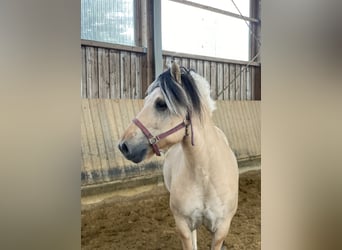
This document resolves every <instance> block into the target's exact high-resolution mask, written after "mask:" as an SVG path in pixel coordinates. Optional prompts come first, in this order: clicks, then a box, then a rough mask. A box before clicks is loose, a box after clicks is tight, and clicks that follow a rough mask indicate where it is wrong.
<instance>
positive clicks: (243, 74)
mask: <svg viewBox="0 0 342 250" xmlns="http://www.w3.org/2000/svg"><path fill="white" fill-rule="evenodd" d="M246 72H247V71H246V68H245V67H244V66H242V67H241V100H246V99H247V93H246V92H247V84H246V78H247V77H246Z"/></svg>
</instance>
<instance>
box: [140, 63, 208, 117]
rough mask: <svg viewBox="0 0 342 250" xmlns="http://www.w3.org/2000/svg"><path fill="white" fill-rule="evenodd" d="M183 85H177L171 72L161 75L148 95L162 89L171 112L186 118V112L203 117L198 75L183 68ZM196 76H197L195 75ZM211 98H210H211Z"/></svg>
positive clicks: (149, 89)
mask: <svg viewBox="0 0 342 250" xmlns="http://www.w3.org/2000/svg"><path fill="white" fill-rule="evenodd" d="M181 72H182V74H181V80H182V85H180V84H179V83H177V82H176V81H175V80H174V79H173V78H172V76H171V73H170V70H167V71H165V72H164V73H162V74H161V75H159V77H158V79H157V80H156V81H154V82H153V83H152V84H151V85H150V86H149V88H148V90H147V94H150V93H152V91H153V90H154V89H155V88H157V87H160V90H161V92H162V94H163V96H164V99H165V102H166V104H167V106H168V108H169V109H170V110H171V112H173V113H176V114H179V115H182V116H184V115H185V114H186V112H188V111H189V112H191V113H192V114H196V115H198V116H199V117H201V112H202V103H201V102H202V100H201V89H199V88H198V87H197V82H196V81H197V78H196V77H195V79H194V77H193V76H197V74H195V73H193V72H189V71H188V70H186V69H185V68H183V67H182V68H181ZM194 74H195V75H194ZM209 98H210V97H209Z"/></svg>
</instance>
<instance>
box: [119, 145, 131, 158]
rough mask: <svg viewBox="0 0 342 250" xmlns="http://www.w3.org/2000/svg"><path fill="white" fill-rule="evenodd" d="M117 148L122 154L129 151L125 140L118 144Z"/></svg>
mask: <svg viewBox="0 0 342 250" xmlns="http://www.w3.org/2000/svg"><path fill="white" fill-rule="evenodd" d="M119 149H120V151H121V152H122V153H123V154H124V155H127V154H128V153H129V149H128V147H127V144H126V143H125V142H123V143H120V144H119Z"/></svg>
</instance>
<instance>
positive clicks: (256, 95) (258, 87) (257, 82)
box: [254, 67, 261, 100]
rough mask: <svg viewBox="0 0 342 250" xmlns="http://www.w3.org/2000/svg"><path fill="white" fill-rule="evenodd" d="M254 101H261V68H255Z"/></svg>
mask: <svg viewBox="0 0 342 250" xmlns="http://www.w3.org/2000/svg"><path fill="white" fill-rule="evenodd" d="M254 100H261V68H260V67H257V68H255V92H254Z"/></svg>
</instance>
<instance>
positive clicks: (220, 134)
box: [215, 126, 229, 145]
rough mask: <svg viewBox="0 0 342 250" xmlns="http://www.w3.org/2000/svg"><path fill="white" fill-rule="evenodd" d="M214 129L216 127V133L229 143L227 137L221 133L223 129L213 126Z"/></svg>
mask: <svg viewBox="0 0 342 250" xmlns="http://www.w3.org/2000/svg"><path fill="white" fill-rule="evenodd" d="M215 129H216V133H217V135H218V137H220V138H222V139H223V140H224V142H225V143H226V144H227V145H229V142H228V139H227V137H226V135H225V133H223V131H222V130H221V129H220V128H219V127H217V126H215Z"/></svg>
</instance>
